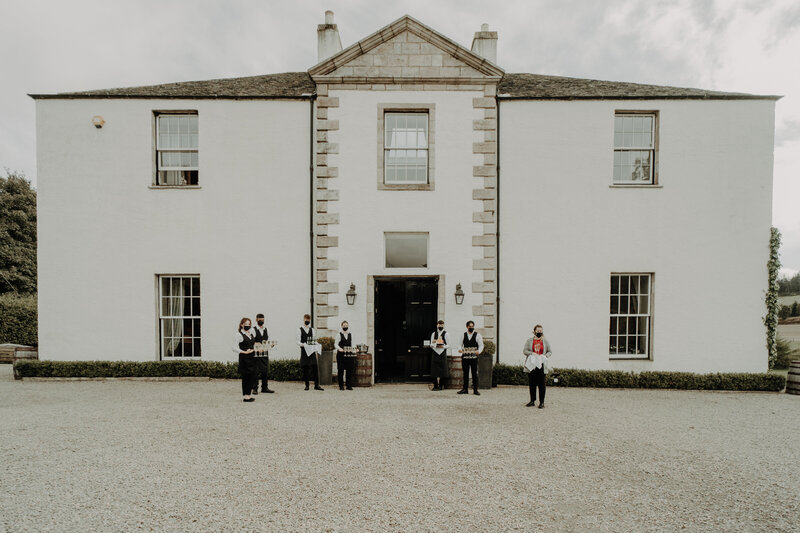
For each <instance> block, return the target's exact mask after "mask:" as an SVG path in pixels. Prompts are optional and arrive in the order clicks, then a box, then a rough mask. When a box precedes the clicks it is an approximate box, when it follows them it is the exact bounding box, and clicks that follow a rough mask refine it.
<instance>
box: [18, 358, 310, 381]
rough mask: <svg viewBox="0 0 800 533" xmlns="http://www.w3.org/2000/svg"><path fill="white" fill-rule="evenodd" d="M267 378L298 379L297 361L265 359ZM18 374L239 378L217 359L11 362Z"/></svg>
mask: <svg viewBox="0 0 800 533" xmlns="http://www.w3.org/2000/svg"><path fill="white" fill-rule="evenodd" d="M269 374H270V376H269V377H270V379H272V380H275V381H300V380H302V379H303V372H302V370H301V368H300V361H298V360H294V359H278V360H274V361H270V363H269ZM14 375H15V376H17V377H19V378H128V377H209V378H216V379H239V377H240V376H239V370H238V363H222V362H218V361H141V362H137V361H35V360H19V361H16V362H15V363H14Z"/></svg>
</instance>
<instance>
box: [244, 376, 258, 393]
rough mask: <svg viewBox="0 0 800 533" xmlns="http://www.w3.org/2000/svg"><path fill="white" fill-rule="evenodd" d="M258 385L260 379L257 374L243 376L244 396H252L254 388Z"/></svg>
mask: <svg viewBox="0 0 800 533" xmlns="http://www.w3.org/2000/svg"><path fill="white" fill-rule="evenodd" d="M257 385H258V378H256V375H255V374H242V395H243V396H247V395H248V394H250V393H251V392H252V390H253V388H254V387H256V386H257Z"/></svg>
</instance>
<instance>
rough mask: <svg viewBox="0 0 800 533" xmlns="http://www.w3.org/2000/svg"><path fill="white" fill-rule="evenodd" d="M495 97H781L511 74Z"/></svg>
mask: <svg viewBox="0 0 800 533" xmlns="http://www.w3.org/2000/svg"><path fill="white" fill-rule="evenodd" d="M497 94H498V95H500V96H504V95H506V96H507V97H509V98H519V99H536V100H581V99H583V100H637V99H638V100H641V99H654V100H661V99H707V100H748V99H751V100H778V99H779V98H781V97H780V96H774V95H757V94H746V93H727V92H718V91H706V90H704V89H687V88H683V87H668V86H662V85H645V84H641V83H625V82H618V81H602V80H587V79H583V78H566V77H563V76H544V75H542V74H511V73H506V74H505V76H503V78H502V79H501V80H500V84H499V85H498V86H497Z"/></svg>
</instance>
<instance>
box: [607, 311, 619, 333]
mask: <svg viewBox="0 0 800 533" xmlns="http://www.w3.org/2000/svg"><path fill="white" fill-rule="evenodd" d="M608 333H609V334H610V335H615V334H616V333H617V317H615V316H612V317H611V323H610V324H609V326H608Z"/></svg>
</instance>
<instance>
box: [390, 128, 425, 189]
mask: <svg viewBox="0 0 800 533" xmlns="http://www.w3.org/2000/svg"><path fill="white" fill-rule="evenodd" d="M385 125H386V127H385V129H386V132H385V135H386V141H385V143H384V146H383V149H384V159H383V161H384V165H385V169H384V179H385V182H386V183H428V114H427V113H386V121H385Z"/></svg>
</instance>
